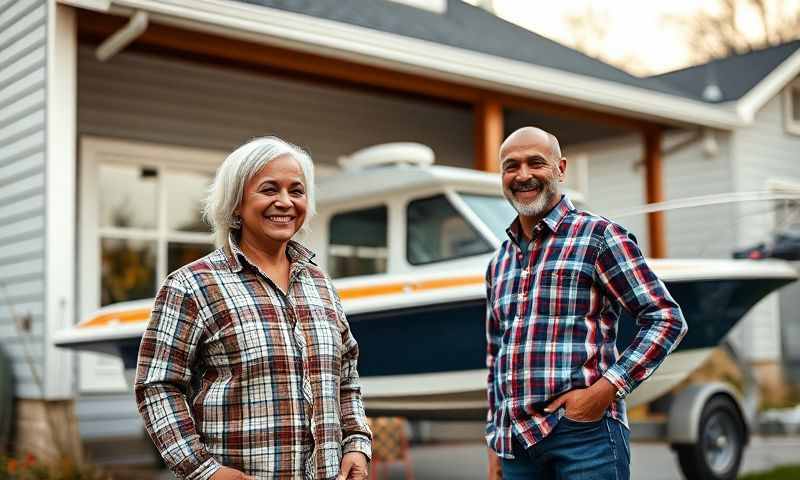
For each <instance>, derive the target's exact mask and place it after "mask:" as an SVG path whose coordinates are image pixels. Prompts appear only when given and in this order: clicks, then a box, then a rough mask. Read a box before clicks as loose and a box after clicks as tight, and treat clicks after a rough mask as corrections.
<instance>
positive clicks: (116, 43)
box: [95, 10, 148, 62]
mask: <svg viewBox="0 0 800 480" xmlns="http://www.w3.org/2000/svg"><path fill="white" fill-rule="evenodd" d="M147 18H148V17H147V13H145V12H143V11H141V10H140V11H138V12H136V13H135V14H134V15H133V16H132V17H131V19H130V20H129V21H128V23H127V24H126V25H125V26H124V27H122V28H120V29H119V30H117V31H116V32H114V34H113V35H111V36H110V37H108V38H107V39H106V40H105V41H104V42H103V43H102V44H100V46H99V47H97V50H95V56H96V57H97V59H98V60H100V61H101V62H105V61H107V60H109V59H110V58H111V57H113V56H114V55H116V54H117V53H119V52H121V51H122V50H123V49H124V48H125V47H127V46H128V45H130V44H131V43H132V42H133V41H134V40H136V39H137V38H138V37H139V35H141V34H142V33H144V31H145V30H147V22H148V21H147Z"/></svg>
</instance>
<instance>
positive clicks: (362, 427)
mask: <svg viewBox="0 0 800 480" xmlns="http://www.w3.org/2000/svg"><path fill="white" fill-rule="evenodd" d="M331 291H332V292H333V298H334V302H335V304H336V312H337V314H338V317H339V333H340V334H341V336H342V350H343V353H342V369H341V377H340V385H339V395H340V398H339V402H340V407H341V423H342V453H350V452H361V453H363V454H364V455H366V456H367V458H368V459H371V458H372V432H371V431H370V429H369V426H368V425H367V415H366V413H365V412H364V404H363V402H362V400H361V382H360V380H359V377H358V342H356V339H355V338H354V337H353V334H352V333H351V332H350V324H349V323H348V322H347V318H346V316H345V314H344V308H342V302H341V300H340V299H339V295H338V294H337V293H336V290H335V289H333V287H331Z"/></svg>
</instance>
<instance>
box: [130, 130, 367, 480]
mask: <svg viewBox="0 0 800 480" xmlns="http://www.w3.org/2000/svg"><path fill="white" fill-rule="evenodd" d="M313 184H314V173H313V164H312V162H311V159H310V158H309V156H308V155H307V154H306V153H305V152H304V151H302V150H301V149H299V148H298V147H296V146H294V145H291V144H289V143H287V142H284V141H283V140H281V139H279V138H276V137H264V138H258V139H255V140H252V141H251V142H249V143H247V144H245V145H243V146H241V147H239V148H238V149H236V150H235V151H234V152H233V153H231V154H230V155H229V156H228V158H226V159H225V161H224V163H223V164H222V166H220V168H219V170H218V171H217V176H216V178H215V179H214V183H213V185H212V187H211V190H210V193H209V196H208V200H207V203H206V211H205V214H206V218H207V219H208V220H209V223H211V225H212V226H213V228H214V233H215V238H216V241H217V244H218V245H219V246H220V248H218V249H217V250H215V251H214V252H212V253H211V254H209V255H207V256H206V257H204V258H201V259H200V260H197V261H195V262H193V263H190V264H189V265H186V266H184V267H182V268H180V269H179V270H177V271H175V272H173V273H171V274H170V275H169V276H168V277H167V279H166V280H165V282H164V284H163V286H162V287H161V289H160V290H159V292H158V295H157V297H156V301H155V306H154V307H153V314H152V317H151V320H150V324H149V325H148V327H147V330H146V332H145V334H144V337H143V338H142V343H141V346H140V349H139V363H138V368H137V372H136V381H135V391H136V401H137V404H138V406H139V411H140V413H141V414H142V417H143V418H144V422H145V426H146V427H147V431H148V433H149V434H150V437H151V438H152V439H153V442H155V444H156V446H157V448H158V449H159V451H160V452H161V455H162V457H163V458H164V461H165V462H166V463H167V465H168V466H169V468H170V469H171V470H172V471H173V472H174V473H175V474H176V475H177V476H178V478H186V479H209V478H210V479H213V480H228V479H250V478H291V479H300V478H305V479H311V478H314V479H330V478H334V477H335V478H337V479H341V480H344V479H346V478H350V479H362V478H366V475H367V462H368V460H369V457H370V455H371V433H370V431H369V428H368V427H367V424H366V417H365V415H364V408H363V406H362V403H361V390H360V386H359V380H358V373H357V371H356V360H357V357H358V346H357V344H356V341H355V339H353V336H352V335H351V334H350V328H349V326H348V324H347V320H346V319H345V316H344V312H343V310H342V306H341V302H340V300H339V297H338V295H337V294H336V291H335V290H334V288H333V285H332V284H331V281H330V279H329V278H328V277H327V276H326V275H325V274H324V273H323V272H322V271H321V270H320V269H319V268H318V267H317V266H316V265H315V264H314V263H313V262H312V261H311V258H312V256H313V254H312V253H311V252H310V251H309V250H307V249H306V248H305V247H303V246H302V245H300V244H299V243H297V242H294V241H293V240H292V237H293V236H294V235H295V234H296V233H297V231H298V230H300V229H301V228H303V227H304V225H306V224H307V223H308V221H309V219H310V218H311V216H312V215H313V214H314V190H313V188H314V186H313ZM337 475H338V476H337Z"/></svg>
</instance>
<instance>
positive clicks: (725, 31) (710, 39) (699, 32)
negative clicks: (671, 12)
mask: <svg viewBox="0 0 800 480" xmlns="http://www.w3.org/2000/svg"><path fill="white" fill-rule="evenodd" d="M665 20H666V21H667V22H669V23H672V24H674V25H675V26H677V27H678V28H679V29H680V30H682V31H683V33H684V35H685V38H686V40H687V42H688V45H689V52H690V57H691V60H693V61H694V62H697V63H704V62H707V61H709V60H712V59H714V58H722V57H727V56H730V55H734V54H741V53H747V52H750V51H752V50H757V49H760V48H764V47H768V46H771V45H778V44H781V43H784V42H788V41H791V40H794V39H797V38H800V3H798V2H789V1H784V0H717V1H716V3H715V5H714V8H713V10H700V11H698V12H696V13H694V14H692V15H688V16H666V18H665Z"/></svg>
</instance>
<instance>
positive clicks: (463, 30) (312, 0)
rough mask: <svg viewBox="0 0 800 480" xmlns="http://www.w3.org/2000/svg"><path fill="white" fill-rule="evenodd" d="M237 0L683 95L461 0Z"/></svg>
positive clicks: (668, 86)
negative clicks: (433, 2) (416, 1)
mask: <svg viewBox="0 0 800 480" xmlns="http://www.w3.org/2000/svg"><path fill="white" fill-rule="evenodd" d="M237 1H240V2H243V3H249V4H253V5H261V6H264V7H270V8H275V9H279V10H285V11H290V12H294V13H301V14H305V15H310V16H314V17H317V18H324V19H327V20H333V21H337V22H342V23H347V24H350V25H357V26H360V27H365V28H371V29H373V30H378V31H381V32H388V33H394V34H397V35H403V36H406V37H411V38H416V39H420V40H427V41H430V42H435V43H439V44H442V45H449V46H452V47H457V48H463V49H466V50H472V51H474V52H480V53H486V54H489V55H495V56H498V57H502V58H508V59H511V60H517V61H521V62H525V63H530V64H533V65H539V66H543V67H549V68H554V69H557V70H563V71H566V72H571V73H576V74H579V75H585V76H589V77H594V78H599V79H603V80H608V81H611V82H616V83H622V84H625V85H630V86H635V87H641V88H646V89H649V90H656V91H661V92H664V93H670V94H673V95H684V94H683V93H682V92H681V91H680V90H678V89H676V88H674V87H672V86H670V85H668V84H666V83H663V82H660V81H658V80H653V79H643V78H640V77H636V76H634V75H631V74H629V73H627V72H625V71H623V70H620V69H618V68H616V67H613V66H611V65H609V64H607V63H604V62H602V61H600V60H597V59H594V58H592V57H589V56H587V55H584V54H583V53H581V52H578V51H577V50H574V49H572V48H569V47H566V46H564V45H561V44H560V43H557V42H554V41H552V40H550V39H548V38H545V37H543V36H541V35H537V34H536V33H533V32H531V31H530V30H526V29H524V28H522V27H520V26H517V25H515V24H513V23H510V22H507V21H505V20H503V19H501V18H499V17H496V16H494V15H492V14H491V13H489V12H487V11H485V10H483V9H481V8H478V7H474V6H472V5H469V4H467V3H464V2H462V1H460V0H448V2H447V11H446V12H445V13H442V14H440V13H436V12H432V11H428V10H424V9H420V8H415V7H412V6H410V5H404V4H400V3H396V2H391V1H387V0H237ZM684 96H685V95H684Z"/></svg>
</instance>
